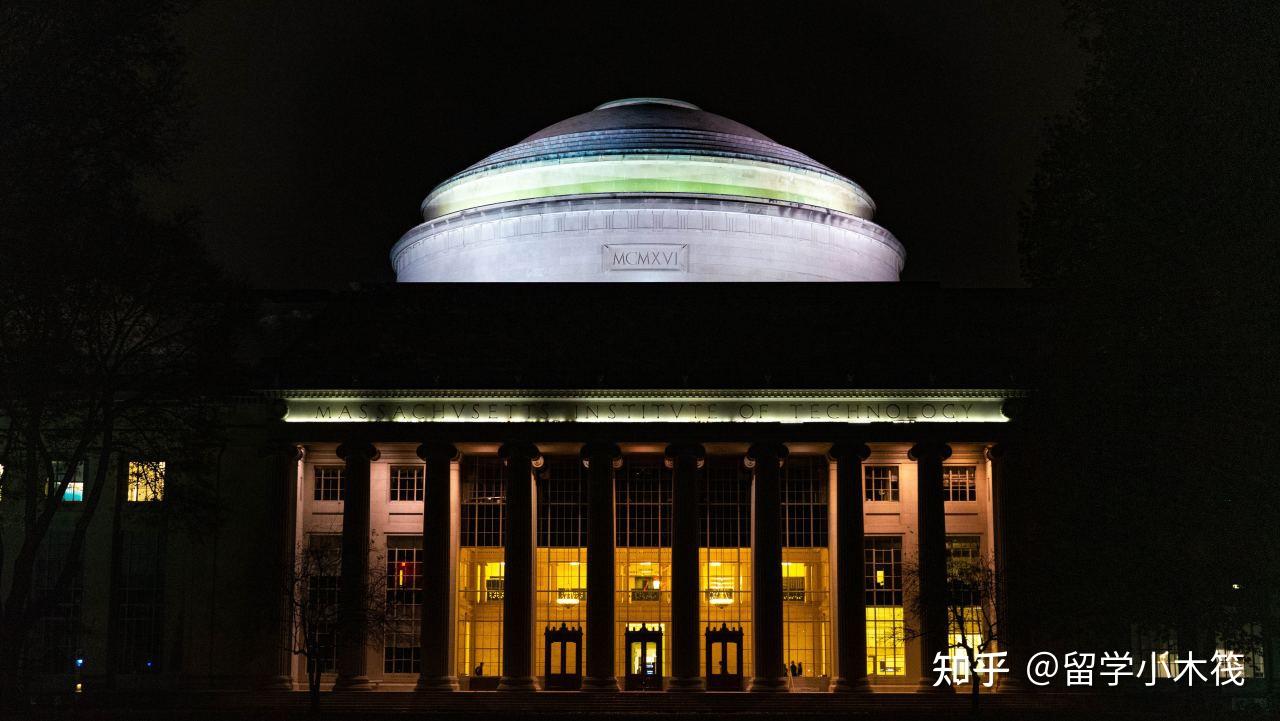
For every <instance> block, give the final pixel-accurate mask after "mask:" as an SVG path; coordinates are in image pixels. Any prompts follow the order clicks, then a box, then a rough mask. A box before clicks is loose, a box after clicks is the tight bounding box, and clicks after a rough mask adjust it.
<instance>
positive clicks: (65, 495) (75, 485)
mask: <svg viewBox="0 0 1280 721" xmlns="http://www.w3.org/2000/svg"><path fill="white" fill-rule="evenodd" d="M66 473H67V464H66V461H54V462H53V478H50V479H49V493H50V494H53V492H55V491H57V490H58V485H59V484H61V483H62V477H63V476H64V475H66ZM83 500H84V464H83V463H77V464H76V467H75V470H74V471H73V472H72V474H71V480H70V481H68V482H67V488H66V490H64V491H63V492H62V502H63V503H80V502H81V501H83Z"/></svg>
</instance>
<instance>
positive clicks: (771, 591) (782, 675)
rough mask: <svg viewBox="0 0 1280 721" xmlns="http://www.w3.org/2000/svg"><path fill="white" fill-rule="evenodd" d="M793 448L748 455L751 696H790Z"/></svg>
mask: <svg viewBox="0 0 1280 721" xmlns="http://www.w3.org/2000/svg"><path fill="white" fill-rule="evenodd" d="M787 453H788V452H787V447H786V446H784V445H782V444H781V443H756V444H754V445H752V446H751V448H750V449H749V450H748V451H747V465H748V467H750V468H752V469H753V470H754V473H753V480H752V484H751V622H752V624H753V626H754V631H755V639H754V641H755V645H754V649H753V651H754V653H753V656H754V660H755V677H754V678H752V679H751V687H750V689H749V690H751V691H757V692H759V691H786V690H787V669H786V664H785V663H784V661H783V658H782V654H783V649H782V493H781V480H782V479H781V475H782V463H783V461H784V459H786V457H787Z"/></svg>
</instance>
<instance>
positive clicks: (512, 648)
mask: <svg viewBox="0 0 1280 721" xmlns="http://www.w3.org/2000/svg"><path fill="white" fill-rule="evenodd" d="M498 455H499V456H501V457H502V461H503V463H504V464H505V465H506V469H507V510H506V517H507V530H506V556H505V560H506V571H505V573H504V578H503V592H502V678H501V679H499V680H498V690H499V691H536V690H537V685H536V684H535V683H534V680H533V610H534V583H535V570H536V568H535V558H536V552H537V538H536V537H535V535H536V533H537V530H538V510H537V503H538V502H537V493H536V484H535V483H536V482H535V481H534V479H533V469H534V468H541V467H542V454H541V453H540V452H539V451H538V447H537V446H535V445H534V444H532V443H504V444H503V446H502V448H501V449H499V451H498Z"/></svg>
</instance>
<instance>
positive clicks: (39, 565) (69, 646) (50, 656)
mask: <svg viewBox="0 0 1280 721" xmlns="http://www.w3.org/2000/svg"><path fill="white" fill-rule="evenodd" d="M70 547H71V530H70V529H69V528H68V529H51V530H50V531H49V534H48V536H47V537H46V538H45V541H44V543H42V544H40V550H39V552H38V554H37V556H36V563H35V568H34V571H35V594H33V595H35V596H36V597H37V598H48V599H49V600H48V602H46V603H45V605H44V608H42V609H40V615H39V617H38V619H37V621H36V629H35V631H36V634H35V642H36V647H35V648H33V649H32V656H33V658H32V661H33V663H32V666H34V667H35V668H36V669H39V670H41V671H47V672H49V673H72V672H74V671H75V662H76V658H77V657H78V654H79V652H80V631H81V628H80V612H81V605H82V602H83V599H84V585H83V584H84V568H83V566H82V564H81V563H80V562H79V559H73V560H71V561H70V562H71V563H73V564H75V569H74V570H73V571H72V574H71V583H70V584H68V585H67V587H66V588H64V589H62V590H60V591H57V592H54V588H55V586H56V585H57V581H58V577H59V576H60V575H61V573H62V568H63V564H64V563H66V562H68V559H67V554H68V551H69V550H70Z"/></svg>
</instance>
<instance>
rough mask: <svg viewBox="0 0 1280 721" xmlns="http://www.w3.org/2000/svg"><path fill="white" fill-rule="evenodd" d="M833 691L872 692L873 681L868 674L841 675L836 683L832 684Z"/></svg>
mask: <svg viewBox="0 0 1280 721" xmlns="http://www.w3.org/2000/svg"><path fill="white" fill-rule="evenodd" d="M831 691H832V692H833V693H871V681H870V680H869V679H867V677H866V676H856V677H854V678H845V677H844V676H839V677H837V678H836V680H835V683H833V684H831Z"/></svg>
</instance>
